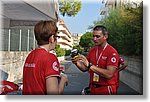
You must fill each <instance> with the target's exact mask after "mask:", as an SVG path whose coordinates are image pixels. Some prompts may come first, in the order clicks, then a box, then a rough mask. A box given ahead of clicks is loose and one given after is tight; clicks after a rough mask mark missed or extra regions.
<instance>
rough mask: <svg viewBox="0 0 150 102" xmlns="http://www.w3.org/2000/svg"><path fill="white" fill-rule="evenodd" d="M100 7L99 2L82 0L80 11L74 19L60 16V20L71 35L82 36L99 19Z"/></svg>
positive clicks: (98, 0)
mask: <svg viewBox="0 0 150 102" xmlns="http://www.w3.org/2000/svg"><path fill="white" fill-rule="evenodd" d="M101 7H102V3H101V0H82V7H81V11H79V12H78V14H77V15H76V16H75V17H68V16H67V15H65V16H64V17H63V16H61V15H60V18H61V19H63V20H64V22H65V24H66V26H67V27H68V29H69V30H70V32H71V33H74V34H76V33H77V34H84V33H85V32H86V31H87V30H88V27H89V26H90V25H93V21H95V20H98V19H100V18H101V16H100V9H101Z"/></svg>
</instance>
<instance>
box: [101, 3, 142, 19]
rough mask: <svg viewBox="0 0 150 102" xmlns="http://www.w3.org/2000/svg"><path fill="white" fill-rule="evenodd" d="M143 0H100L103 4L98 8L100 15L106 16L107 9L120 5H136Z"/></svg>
mask: <svg viewBox="0 0 150 102" xmlns="http://www.w3.org/2000/svg"><path fill="white" fill-rule="evenodd" d="M142 1H143V0H102V3H103V6H102V7H101V9H100V15H103V16H104V17H105V16H108V14H109V11H110V10H112V9H115V8H116V7H118V6H122V5H131V6H132V7H137V6H139V5H140V4H141V3H142Z"/></svg>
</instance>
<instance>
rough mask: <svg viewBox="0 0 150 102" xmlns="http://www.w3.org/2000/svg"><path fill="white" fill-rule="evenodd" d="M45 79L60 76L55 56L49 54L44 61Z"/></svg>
mask: <svg viewBox="0 0 150 102" xmlns="http://www.w3.org/2000/svg"><path fill="white" fill-rule="evenodd" d="M45 66H46V68H45V78H46V77H48V76H59V75H60V64H59V62H58V59H57V57H56V56H55V55H53V54H50V56H49V57H48V58H47V61H46V65H45Z"/></svg>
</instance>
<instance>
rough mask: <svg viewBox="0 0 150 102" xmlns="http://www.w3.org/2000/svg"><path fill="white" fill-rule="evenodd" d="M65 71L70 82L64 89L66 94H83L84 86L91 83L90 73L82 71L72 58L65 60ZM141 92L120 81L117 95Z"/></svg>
mask: <svg viewBox="0 0 150 102" xmlns="http://www.w3.org/2000/svg"><path fill="white" fill-rule="evenodd" d="M64 65H65V67H66V70H65V73H66V74H67V75H68V79H69V84H68V86H66V87H65V89H64V95H81V92H82V90H83V88H85V87H87V86H88V84H89V73H87V72H81V71H80V70H79V69H78V68H77V67H76V66H75V65H74V64H73V63H72V62H71V61H70V60H67V61H66V62H65V64H64ZM138 94H139V93H138V92H136V91H135V90H133V89H132V88H130V87H129V86H128V85H126V84H124V83H123V82H120V87H119V89H118V92H117V95H138Z"/></svg>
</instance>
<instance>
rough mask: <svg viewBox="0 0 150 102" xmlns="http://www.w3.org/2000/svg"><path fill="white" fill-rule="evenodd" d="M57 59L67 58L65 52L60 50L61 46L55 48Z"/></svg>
mask: <svg viewBox="0 0 150 102" xmlns="http://www.w3.org/2000/svg"><path fill="white" fill-rule="evenodd" d="M55 50H56V55H57V57H61V56H65V50H64V49H63V48H60V45H58V44H57V45H56V47H55Z"/></svg>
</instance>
